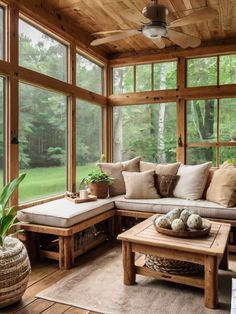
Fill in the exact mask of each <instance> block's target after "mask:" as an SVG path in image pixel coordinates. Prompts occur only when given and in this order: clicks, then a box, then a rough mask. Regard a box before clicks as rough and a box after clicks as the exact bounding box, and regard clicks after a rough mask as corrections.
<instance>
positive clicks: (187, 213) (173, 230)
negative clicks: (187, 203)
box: [154, 208, 211, 238]
mask: <svg viewBox="0 0 236 314" xmlns="http://www.w3.org/2000/svg"><path fill="white" fill-rule="evenodd" d="M154 227H155V229H156V230H157V231H158V232H160V233H163V234H166V235H170V236H173V237H180V238H197V237H203V236H206V235H208V234H209V233H210V230H211V223H210V221H209V220H207V219H204V218H202V217H201V216H199V215H197V214H194V213H193V212H192V211H191V210H189V209H187V208H174V209H172V210H171V211H169V212H168V213H167V214H165V215H162V216H158V217H157V218H156V219H155V220H154Z"/></svg>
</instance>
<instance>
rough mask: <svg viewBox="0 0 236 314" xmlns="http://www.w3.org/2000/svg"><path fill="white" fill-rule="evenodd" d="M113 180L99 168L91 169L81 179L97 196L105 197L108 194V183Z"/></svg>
mask: <svg viewBox="0 0 236 314" xmlns="http://www.w3.org/2000/svg"><path fill="white" fill-rule="evenodd" d="M113 181H114V178H112V177H111V176H109V175H107V174H106V173H104V172H103V171H101V170H93V171H92V172H90V173H89V174H88V175H87V176H86V177H85V178H84V179H83V180H82V182H83V183H85V184H87V185H88V187H89V189H90V192H91V193H92V194H93V195H96V196H97V197H98V198H106V197H107V196H108V191H109V185H110V184H112V183H113Z"/></svg>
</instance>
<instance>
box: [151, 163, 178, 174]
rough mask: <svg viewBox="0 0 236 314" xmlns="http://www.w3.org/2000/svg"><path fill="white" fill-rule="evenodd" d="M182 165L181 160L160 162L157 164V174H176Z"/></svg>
mask: <svg viewBox="0 0 236 314" xmlns="http://www.w3.org/2000/svg"><path fill="white" fill-rule="evenodd" d="M180 165H181V163H180V162H176V163H173V164H158V165H157V166H156V174H158V175H171V176H174V175H175V174H176V173H177V171H178V169H179V167H180Z"/></svg>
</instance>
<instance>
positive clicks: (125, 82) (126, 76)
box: [112, 66, 134, 94]
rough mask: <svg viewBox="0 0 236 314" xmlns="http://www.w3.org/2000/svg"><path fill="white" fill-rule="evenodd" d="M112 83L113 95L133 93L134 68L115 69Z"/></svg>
mask: <svg viewBox="0 0 236 314" xmlns="http://www.w3.org/2000/svg"><path fill="white" fill-rule="evenodd" d="M112 82H113V94H123V93H133V91H134V67H133V66H127V67H121V68H113V72H112Z"/></svg>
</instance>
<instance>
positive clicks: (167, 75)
mask: <svg viewBox="0 0 236 314" xmlns="http://www.w3.org/2000/svg"><path fill="white" fill-rule="evenodd" d="M153 75H154V82H153V84H154V86H153V89H154V90H161V89H175V88H176V76H177V62H176V61H170V62H163V63H155V64H154V65H153Z"/></svg>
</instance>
